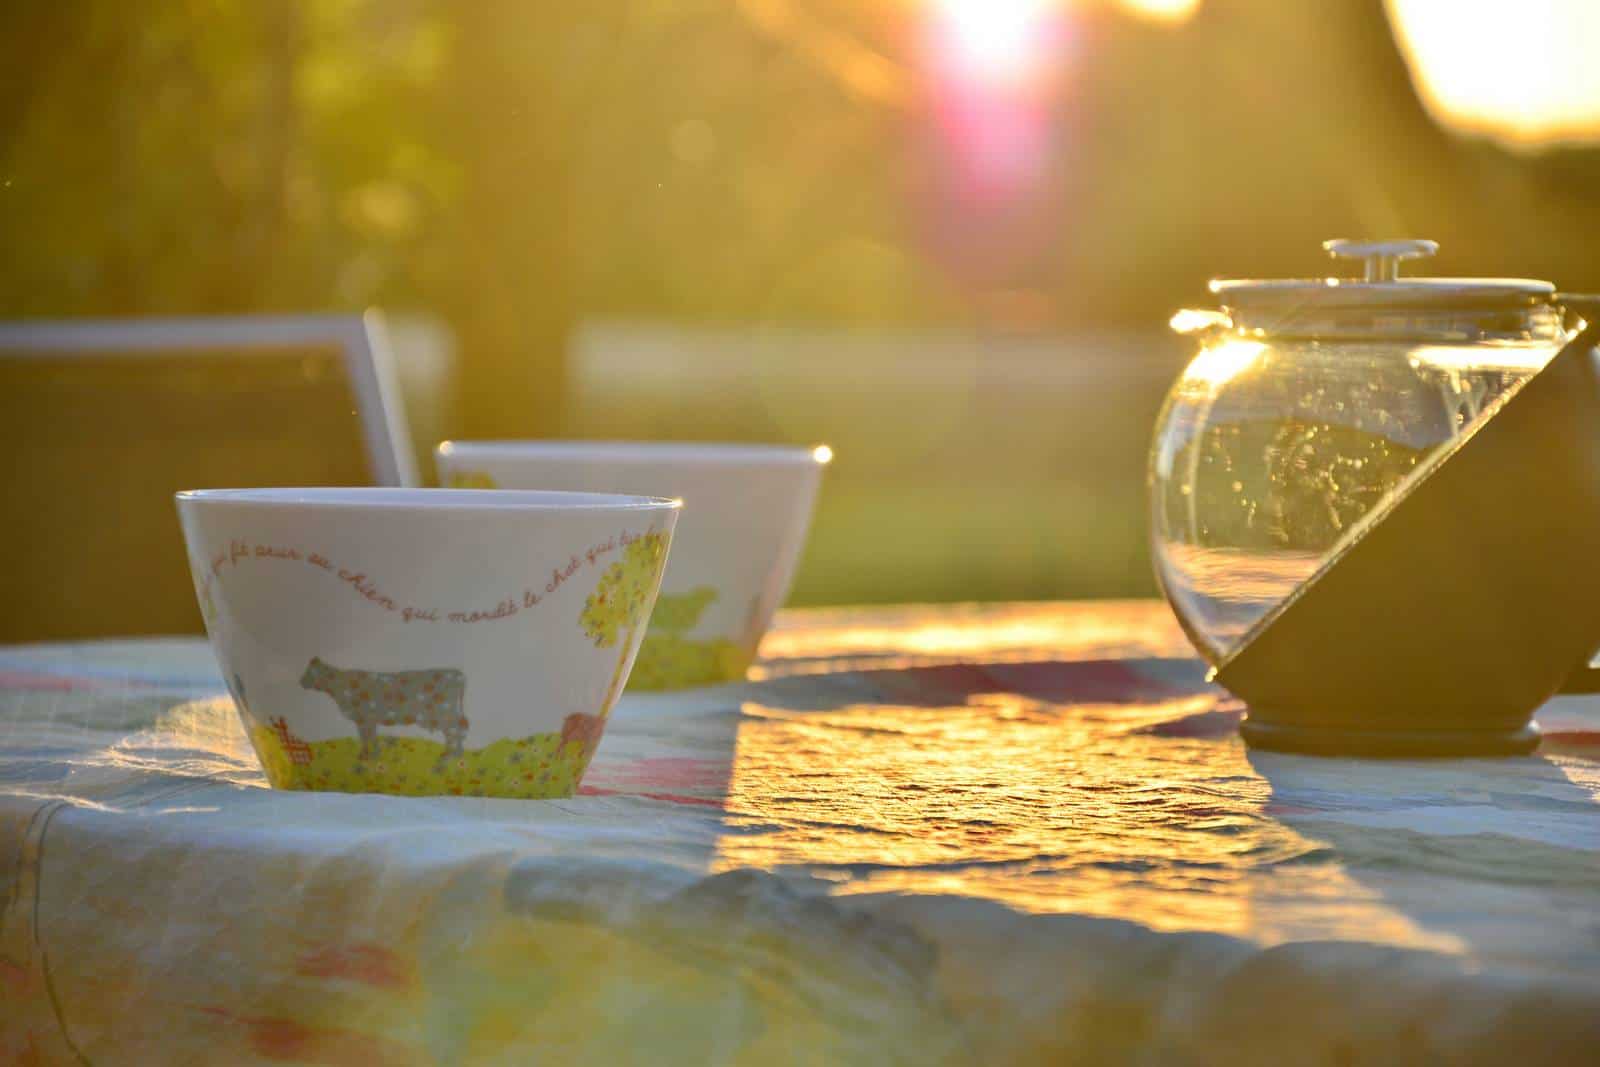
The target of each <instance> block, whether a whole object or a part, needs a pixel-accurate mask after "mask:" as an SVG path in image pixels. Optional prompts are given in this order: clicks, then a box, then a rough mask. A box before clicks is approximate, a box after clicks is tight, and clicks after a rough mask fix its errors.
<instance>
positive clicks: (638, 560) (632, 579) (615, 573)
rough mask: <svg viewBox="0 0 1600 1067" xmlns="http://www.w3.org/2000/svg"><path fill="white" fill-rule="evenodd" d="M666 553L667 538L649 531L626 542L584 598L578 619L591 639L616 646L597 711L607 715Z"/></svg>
mask: <svg viewBox="0 0 1600 1067" xmlns="http://www.w3.org/2000/svg"><path fill="white" fill-rule="evenodd" d="M666 557H667V544H666V538H664V537H662V536H661V535H660V534H659V533H655V532H651V533H647V534H644V535H643V536H641V537H637V538H635V539H633V540H632V541H629V542H627V544H626V545H625V546H624V547H623V550H622V558H621V559H619V560H617V561H616V562H615V563H613V564H611V566H609V567H607V568H606V570H605V573H603V574H602V575H600V581H599V582H598V583H596V584H595V588H594V592H592V593H590V594H589V598H588V600H586V601H584V605H583V614H582V615H581V616H579V620H578V621H579V623H580V624H581V625H582V626H583V632H584V633H586V634H588V635H589V636H590V637H591V638H593V639H594V644H595V647H596V648H615V649H617V666H616V669H615V670H614V671H612V673H611V684H610V685H609V686H607V688H606V696H605V700H604V701H602V702H601V705H600V714H601V715H602V716H605V715H608V714H610V712H611V704H612V702H613V701H614V700H615V699H616V696H617V693H618V691H619V690H620V689H621V687H622V677H623V674H622V671H623V667H624V666H626V665H627V661H628V646H629V645H630V644H632V643H633V635H634V632H635V631H636V630H638V628H639V626H640V624H641V623H643V622H644V616H645V604H646V602H647V601H648V600H649V599H650V590H651V589H652V588H653V587H654V586H655V583H656V579H657V578H658V577H659V576H660V574H661V567H662V565H663V564H664V563H665V561H666Z"/></svg>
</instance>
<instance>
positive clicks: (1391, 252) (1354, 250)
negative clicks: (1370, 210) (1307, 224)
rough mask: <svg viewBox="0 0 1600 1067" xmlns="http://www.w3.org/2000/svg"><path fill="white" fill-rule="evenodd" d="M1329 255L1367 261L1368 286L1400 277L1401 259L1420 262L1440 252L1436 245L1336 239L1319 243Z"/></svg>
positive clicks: (1427, 242) (1412, 242)
mask: <svg viewBox="0 0 1600 1067" xmlns="http://www.w3.org/2000/svg"><path fill="white" fill-rule="evenodd" d="M1322 247H1323V248H1324V249H1326V250H1327V252H1328V254H1329V255H1332V256H1336V257H1342V258H1345V259H1364V260H1366V261H1367V277H1366V280H1367V281H1369V282H1392V281H1394V280H1395V279H1397V278H1399V277H1400V261H1401V260H1402V259H1421V258H1422V257H1423V256H1431V255H1433V254H1434V253H1435V252H1437V251H1439V242H1438V241H1404V240H1402V241H1351V240H1347V239H1344V238H1339V239H1337V240H1333V241H1324V242H1322Z"/></svg>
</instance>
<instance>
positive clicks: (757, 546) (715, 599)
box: [435, 441, 833, 690]
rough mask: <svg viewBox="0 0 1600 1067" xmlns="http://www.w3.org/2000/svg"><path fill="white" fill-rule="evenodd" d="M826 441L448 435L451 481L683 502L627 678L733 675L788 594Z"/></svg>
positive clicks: (662, 685)
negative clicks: (458, 437) (658, 592)
mask: <svg viewBox="0 0 1600 1067" xmlns="http://www.w3.org/2000/svg"><path fill="white" fill-rule="evenodd" d="M832 457H833V452H832V450H831V449H829V448H828V447H827V446H826V445H822V446H818V447H815V448H803V447H795V446H790V445H759V444H692V443H685V442H625V441H446V442H444V443H443V444H441V445H439V447H438V449H437V450H436V451H435V460H436V463H437V466H438V469H439V480H440V483H441V484H443V485H448V486H458V487H466V488H472V487H477V488H488V487H499V488H502V489H560V490H568V489H583V490H592V491H597V492H607V493H649V494H653V495H656V496H668V497H677V498H679V499H682V500H683V501H684V505H685V514H684V517H683V522H682V525H681V526H680V527H679V529H678V535H677V539H676V541H675V542H674V544H673V549H672V563H671V564H670V565H669V566H668V567H667V574H666V577H665V578H664V579H663V580H662V586H661V596H660V598H659V599H658V600H657V601H656V609H655V613H654V614H653V615H652V616H651V617H650V629H649V632H648V633H647V634H646V635H645V639H644V643H643V644H642V645H641V646H640V649H639V657H638V660H637V662H636V663H635V664H634V668H633V674H632V675H631V676H630V679H629V682H628V685H629V687H630V688H632V689H635V690H639V689H678V688H682V687H685V686H695V685H714V684H717V683H721V682H729V681H736V680H738V679H741V678H743V677H744V675H745V670H746V668H747V667H748V666H749V665H750V662H751V661H752V660H753V659H754V658H755V654H756V647H757V646H758V645H759V644H760V643H761V638H762V637H763V636H764V635H765V634H766V632H767V628H768V626H770V625H771V623H772V616H773V614H774V613H775V612H776V611H777V610H778V608H779V607H781V606H782V605H783V602H784V599H785V598H786V597H787V596H788V595H789V585H790V583H791V581H792V580H793V578H794V572H795V567H796V566H797V564H798V563H799V561H800V553H801V550H802V549H803V548H804V547H805V542H806V534H807V531H808V530H809V528H810V525H811V512H812V508H813V506H814V504H815V502H816V497H817V489H818V486H819V484H820V483H821V479H822V471H823V468H825V467H826V466H827V465H828V463H829V461H830V460H831V459H832Z"/></svg>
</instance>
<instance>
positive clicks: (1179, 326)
mask: <svg viewBox="0 0 1600 1067" xmlns="http://www.w3.org/2000/svg"><path fill="white" fill-rule="evenodd" d="M1167 325H1168V326H1169V327H1171V328H1172V332H1173V333H1177V334H1183V335H1184V336H1188V335H1189V334H1196V333H1220V332H1222V331H1224V330H1231V329H1233V319H1231V318H1229V317H1228V315H1227V314H1226V313H1225V312H1221V311H1210V310H1204V309H1201V308H1184V309H1183V310H1182V311H1180V312H1178V313H1177V314H1175V315H1173V316H1172V318H1170V319H1168V320H1167Z"/></svg>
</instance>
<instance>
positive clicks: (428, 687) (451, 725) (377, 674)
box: [300, 656, 467, 763]
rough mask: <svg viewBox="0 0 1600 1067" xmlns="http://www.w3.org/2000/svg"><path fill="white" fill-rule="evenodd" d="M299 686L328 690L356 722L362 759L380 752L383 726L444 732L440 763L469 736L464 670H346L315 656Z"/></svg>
mask: <svg viewBox="0 0 1600 1067" xmlns="http://www.w3.org/2000/svg"><path fill="white" fill-rule="evenodd" d="M300 685H301V687H302V688H304V689H313V690H316V691H318V692H321V693H326V694H327V695H328V696H329V697H331V698H332V699H333V702H334V703H335V704H337V705H338V706H339V712H340V713H341V714H342V715H344V717H345V718H347V719H349V720H350V721H351V722H353V723H355V724H356V732H357V733H358V734H359V735H360V736H361V752H360V758H362V759H366V758H367V757H368V756H371V755H374V754H376V751H377V741H378V727H380V726H416V727H420V728H421V729H424V730H430V731H432V732H434V733H438V734H442V735H443V736H444V742H445V750H444V753H443V754H442V755H441V756H440V757H439V761H440V762H441V763H443V762H444V761H445V760H447V759H452V758H454V757H457V756H460V755H461V744H462V742H463V741H464V740H465V739H466V736H467V716H466V712H465V711H464V710H463V707H462V705H463V702H464V700H465V698H466V692H467V676H466V674H465V673H463V672H462V671H458V670H451V669H449V668H442V669H438V670H425V671H391V672H381V671H359V670H346V669H344V668H342V667H335V666H333V665H331V664H328V663H324V662H323V661H322V659H321V658H320V657H316V656H313V657H312V659H311V662H310V663H309V664H307V665H306V671H305V674H304V675H303V676H301V678H300Z"/></svg>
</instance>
